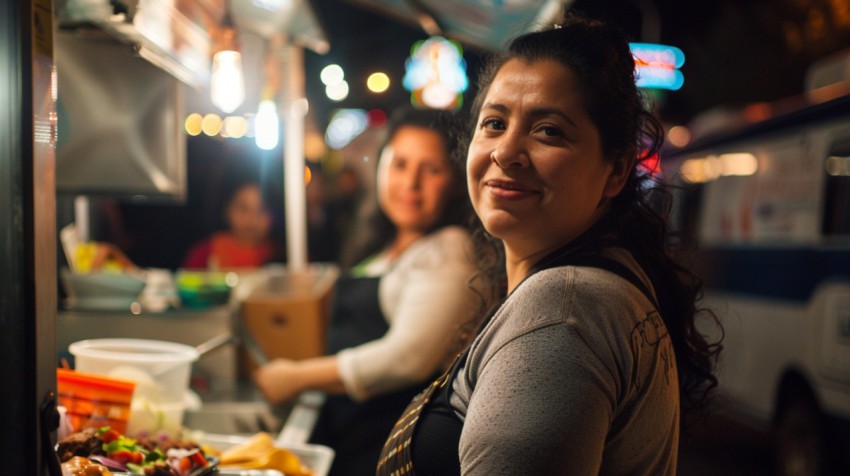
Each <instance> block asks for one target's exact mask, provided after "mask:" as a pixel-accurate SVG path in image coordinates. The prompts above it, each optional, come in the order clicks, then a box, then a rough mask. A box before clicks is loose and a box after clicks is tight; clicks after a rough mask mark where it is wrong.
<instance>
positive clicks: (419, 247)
mask: <svg viewBox="0 0 850 476" xmlns="http://www.w3.org/2000/svg"><path fill="white" fill-rule="evenodd" d="M402 258H403V261H406V262H407V263H409V264H410V265H413V266H426V267H431V266H436V265H441V266H444V265H446V264H452V263H457V262H459V264H463V265H466V264H468V263H472V261H473V249H472V238H471V236H470V234H469V232H468V231H467V230H466V229H464V228H462V227H459V226H447V227H444V228H441V229H439V230H437V231H434V232H431V233H430V234H428V235H425V236H423V237H422V238H420V239H419V240H418V241H417V242H416V243H414V244H413V245H412V246H411V247H410V248H408V250H407V251H406V252H405V253H404V255H403V256H402Z"/></svg>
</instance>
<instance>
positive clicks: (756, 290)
mask: <svg viewBox="0 0 850 476" xmlns="http://www.w3.org/2000/svg"><path fill="white" fill-rule="evenodd" d="M694 264H695V270H696V272H697V273H698V274H699V276H700V277H701V278H702V279H703V280H704V282H705V287H706V288H708V289H716V290H721V291H725V292H732V293H737V294H749V295H754V296H758V297H770V298H775V299H785V300H795V301H808V300H809V298H810V297H811V295H812V292H813V291H814V290H815V287H817V286H818V285H819V284H820V283H822V282H824V281H826V280H836V279H839V280H850V249H845V248H841V249H814V248H778V247H777V248H764V247H759V248H754V247H744V246H742V247H728V248H711V249H704V250H702V251H700V252H699V253H698V254H697V260H696V262H695V263H694Z"/></svg>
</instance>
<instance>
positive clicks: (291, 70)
mask: <svg viewBox="0 0 850 476" xmlns="http://www.w3.org/2000/svg"><path fill="white" fill-rule="evenodd" d="M280 56H281V59H282V61H281V65H280V66H281V76H282V79H283V94H282V95H281V107H280V110H281V111H283V127H284V153H283V178H284V190H285V193H284V207H285V210H286V240H287V246H286V257H287V266H288V268H289V271H290V272H292V273H293V274H297V273H301V272H303V271H306V269H307V199H306V191H305V188H306V187H305V184H304V167H305V162H304V120H305V117H306V115H307V99H306V97H305V96H306V94H305V91H304V50H303V49H302V48H301V47H299V46H296V45H292V44H285V45H283V46H282V47H281V54H280Z"/></svg>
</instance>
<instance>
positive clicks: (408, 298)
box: [255, 110, 482, 476]
mask: <svg viewBox="0 0 850 476" xmlns="http://www.w3.org/2000/svg"><path fill="white" fill-rule="evenodd" d="M451 119H452V118H451V115H450V114H449V113H446V112H437V111H413V110H411V111H403V112H400V113H397V114H396V115H395V116H394V118H393V119H392V120H391V121H390V125H389V131H388V141H387V143H386V145H385V146H384V147H383V148H382V152H381V154H380V158H379V162H378V177H377V179H378V180H377V188H378V196H377V198H378V205H379V207H378V209H377V210H376V212H377V214H376V215H375V216H374V219H373V220H370V221H366V222H364V225H365V230H366V231H368V233H367V234H366V235H360V238H363V239H358V236H357V235H355V237H353V238H354V241H355V246H354V253H353V254H346V255H344V256H343V258H345V257H346V256H347V257H348V259H349V262H351V263H356V264H354V265H353V266H352V267H350V269H349V270H348V273H347V275H346V276H344V277H342V278H340V280H339V281H338V283H337V286H336V288H335V296H334V301H335V302H334V308H333V312H332V324H331V329H330V331H329V338H328V352H329V353H330V354H332V355H329V356H327V357H322V358H315V359H308V360H302V361H290V360H275V361H273V362H271V363H269V364H267V365H266V366H264V367H262V368H260V369H259V370H258V371H257V373H256V375H255V377H256V382H257V385H258V386H259V388H260V389H261V390H262V391H263V393H264V394H265V395H266V397H267V398H268V399H269V400H270V401H272V402H280V401H283V400H288V399H291V398H293V397H295V396H296V395H297V394H298V393H299V392H301V391H304V390H308V389H320V390H324V391H327V392H329V393H332V394H335V395H332V396H330V397H329V398H328V399H327V400H326V402H325V405H324V407H323V409H322V413H321V415H320V417H319V421H318V422H317V426H316V431H315V432H314V435H313V439H312V440H313V441H314V442H317V443H322V444H326V445H329V446H331V447H333V448H334V449H335V450H336V456H335V458H334V464H333V468H332V470H331V474H334V475H347V476H358V475H369V476H371V475H374V473H375V461H376V460H377V458H378V454H379V452H380V450H381V446H382V445H383V442H384V440H385V438H386V435H387V433H388V432H389V430H390V428H392V425H393V423H394V422H395V420H396V419H397V418H398V415H399V414H400V413H401V411H402V410H403V409H404V407H405V405H406V404H407V403H408V402H409V401H410V399H411V397H412V396H413V395H414V394H415V393H416V392H418V391H419V390H421V388H422V386H423V382H426V381H427V380H428V379H429V378H433V377H434V376H435V375H437V374H438V373H439V372H441V371H443V370H444V369H445V368H446V366H447V365H448V363H449V360H450V359H451V356H452V355H453V354H454V353H456V352H457V350H458V346H459V344H460V341H461V339H460V337H459V334H458V330H459V329H460V328H462V327H464V325H467V326H468V325H469V324H470V323H471V321H472V320H473V318H474V316H475V315H476V314H477V313H478V308H479V307H480V306H481V304H482V299H481V297H480V296H479V295H478V294H476V292H474V291H473V290H472V289H471V288H470V286H469V281H470V279H471V278H472V277H473V276H474V275H475V274H476V272H477V269H476V267H475V266H474V260H473V257H472V247H471V239H470V237H469V235H468V234H467V232H466V231H465V229H464V228H462V227H460V226H458V225H459V224H460V223H464V222H465V221H466V219H467V218H468V216H469V206H468V202H467V200H466V197H465V196H464V195H465V194H464V188H463V187H464V178H463V170H462V168H461V167H460V164H459V163H458V162H459V161H456V160H452V159H451V153H452V152H453V151H454V149H455V144H456V142H455V141H454V140H453V138H452V131H451V125H452V123H453V121H452V120H451Z"/></svg>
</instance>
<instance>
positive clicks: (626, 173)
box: [378, 19, 719, 476]
mask: <svg viewBox="0 0 850 476" xmlns="http://www.w3.org/2000/svg"><path fill="white" fill-rule="evenodd" d="M634 69H635V65H634V60H633V58H632V55H631V52H630V50H629V45H628V42H627V39H626V38H625V35H624V34H622V32H619V31H618V30H615V29H613V28H610V27H608V26H605V25H602V24H599V23H596V22H590V21H583V20H579V19H568V21H567V22H566V23H565V24H564V25H562V26H557V27H555V28H549V29H546V30H543V31H539V32H533V33H529V34H527V35H524V36H521V37H519V38H518V39H516V40H515V41H514V42H513V43H512V44H511V46H510V48H509V51H508V52H507V53H506V54H504V55H503V56H500V57H499V58H497V59H495V60H494V62H493V64H492V67H491V68H490V69H488V70H487V72H486V73H485V74H484V75H483V78H484V79H483V83H482V84H483V85H482V87H481V89H480V92H479V96H478V97H477V98H476V100H475V102H474V104H473V110H474V114H475V117H477V120H476V123H475V126H474V133H473V136H472V139H471V142H470V144H469V149H468V156H467V176H468V188H469V195H470V197H471V200H472V204H473V207H474V209H475V212H476V214H477V215H478V217H479V218H480V220H481V223H482V225H483V227H484V228H485V229H486V231H487V232H488V233H489V234H490V235H492V237H494V238H496V239H497V240H498V242H497V245H498V248H499V249H500V250H501V251H503V253H504V265H503V266H504V268H503V272H504V273H505V274H503V276H506V278H507V284H508V288H507V290H508V295H507V297H506V299H505V301H504V302H503V303H502V305H501V306H500V307H499V308H498V310H497V311H496V312H495V313H494V314H493V315H492V317H491V318H490V320H489V321H488V322H487V324H486V325H485V326H484V328H483V329H482V330H481V331H480V333H479V334H478V336H477V337H476V339H475V340H474V341H473V343H472V345H471V347H470V349H469V351H468V353H466V354H464V355H463V356H462V358H461V359H460V360H459V361H458V363H457V364H456V365H455V366H454V368H453V371H452V372H451V373H449V374H447V376H446V379H445V380H442V379H441V380H438V381H437V382H436V383H435V385H432V387H431V389H430V391H429V392H428V393H426V395H425V396H423V397H422V398H421V399H417V401H415V402H414V403H412V404H411V406H410V409H411V410H415V409H416V408H417V407H419V405H420V404H424V405H425V406H424V410H422V413H421V414H419V413H417V412H416V411H412V413H410V414H407V413H406V414H405V417H403V418H402V420H400V421H399V423H398V424H397V426H396V427H395V428H394V429H393V431H392V433H391V434H390V438H389V440H388V441H387V444H386V446H385V448H384V450H383V452H382V456H381V458H380V459H379V461H378V474H379V475H388V474H414V473H415V474H416V475H417V476H428V475H437V476H450V475H457V474H463V475H475V476H479V475H480V476H484V475H486V476H493V475H526V474H527V475H652V476H656V475H671V476H672V475H675V474H676V464H677V460H676V458H677V449H678V442H679V428H680V424H681V422H682V415H683V413H681V410H683V409H684V410H689V409H693V408H694V407H697V406H699V405H700V404H701V403H703V401H704V399H705V397H706V393H707V392H708V390H710V389H711V388H713V387H714V386H715V385H716V379H715V377H714V376H713V375H712V370H713V357H715V356H716V354H717V352H718V351H719V346H718V345H717V344H709V343H707V342H706V340H705V339H704V338H703V336H702V335H700V333H699V332H698V331H697V329H696V327H695V323H694V318H695V314H696V312H697V311H696V308H695V302H696V298H697V297H698V296H699V291H700V287H701V285H700V282H699V280H698V279H696V278H695V277H694V276H693V274H692V273H691V272H689V271H688V270H687V269H685V268H683V267H682V266H680V265H678V264H676V262H674V261H673V260H672V259H671V257H670V255H669V254H668V253H667V251H668V250H666V249H665V248H666V245H667V244H668V243H669V242H668V241H666V240H667V239H668V238H669V233H668V230H667V226H666V224H665V221H664V219H663V218H662V216H661V215H659V214H658V213H656V212H655V211H653V209H652V208H651V207H650V204H649V197H650V194H649V193H648V191H649V190H652V195H653V197H655V193H656V192H657V193H661V192H663V190H661V189H660V188H653V187H660V184H655V183H653V180H652V177H651V175H650V174H649V173H648V172H647V171H646V170H645V169H642V168H641V167H639V166H637V165H636V163H637V164H639V163H640V162H641V161H643V160H645V159H646V158H647V157H650V156H651V155H653V154H654V153H655V152H656V151H657V150H658V146H659V144H660V141H661V139H662V137H663V136H662V129H661V127H660V124H659V123H658V122H657V120H655V119H654V118H653V117H652V116H651V115H649V113H648V112H647V111H646V110H645V109H644V107H643V104H642V102H641V98H640V96H639V94H638V91H637V88H636V86H635V78H634ZM668 196H669V195H668ZM494 274H495V270H494V271H493V273H490V275H494ZM708 317H713V315H712V314H711V313H708ZM713 322H716V319H715V320H713Z"/></svg>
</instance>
